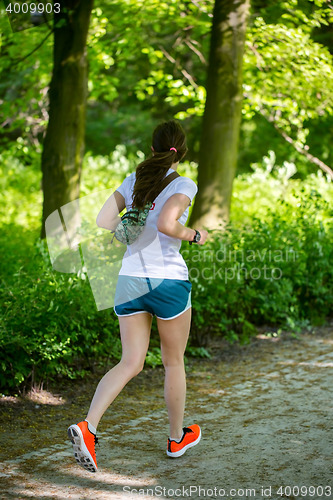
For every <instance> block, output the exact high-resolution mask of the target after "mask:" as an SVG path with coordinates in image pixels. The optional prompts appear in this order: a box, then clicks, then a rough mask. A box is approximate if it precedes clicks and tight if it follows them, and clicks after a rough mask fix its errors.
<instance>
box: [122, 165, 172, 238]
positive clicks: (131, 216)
mask: <svg viewBox="0 0 333 500" xmlns="http://www.w3.org/2000/svg"><path fill="white" fill-rule="evenodd" d="M176 177H179V174H177V172H172V174H169V175H168V176H167V177H166V178H165V179H164V182H162V184H161V189H160V190H159V193H158V194H157V196H158V195H159V194H160V193H161V192H162V191H163V189H165V188H166V187H167V185H168V184H170V182H171V181H173V180H174V179H176ZM157 196H156V198H157ZM152 206H153V202H149V203H147V204H146V205H145V206H144V207H143V208H141V209H137V208H132V210H128V212H126V214H124V215H123V216H122V218H121V221H120V222H119V224H118V226H117V227H116V229H115V231H114V237H115V238H116V239H117V240H118V241H120V242H121V243H124V245H131V244H132V243H134V241H135V240H136V239H137V238H138V237H139V236H140V234H141V233H142V231H143V230H144V227H145V224H146V219H147V217H148V214H149V210H150V209H151V207H152Z"/></svg>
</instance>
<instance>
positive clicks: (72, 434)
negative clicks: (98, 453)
mask: <svg viewBox="0 0 333 500" xmlns="http://www.w3.org/2000/svg"><path fill="white" fill-rule="evenodd" d="M67 434H68V437H69V439H70V440H71V442H72V445H73V452H74V458H75V460H76V461H77V463H78V464H79V465H80V466H81V467H83V468H84V469H86V470H87V471H89V472H97V466H96V464H95V462H94V459H93V457H92V456H91V454H90V452H89V450H88V448H87V447H86V444H85V442H84V439H83V434H82V431H81V429H80V427H79V426H78V425H71V426H70V427H68V429H67Z"/></svg>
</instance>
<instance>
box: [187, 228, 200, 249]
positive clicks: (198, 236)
mask: <svg viewBox="0 0 333 500" xmlns="http://www.w3.org/2000/svg"><path fill="white" fill-rule="evenodd" d="M194 231H195V235H194V238H193V240H192V241H190V242H189V243H190V245H192V243H198V242H199V241H200V240H201V234H200V233H199V231H197V230H196V229H195V230H194Z"/></svg>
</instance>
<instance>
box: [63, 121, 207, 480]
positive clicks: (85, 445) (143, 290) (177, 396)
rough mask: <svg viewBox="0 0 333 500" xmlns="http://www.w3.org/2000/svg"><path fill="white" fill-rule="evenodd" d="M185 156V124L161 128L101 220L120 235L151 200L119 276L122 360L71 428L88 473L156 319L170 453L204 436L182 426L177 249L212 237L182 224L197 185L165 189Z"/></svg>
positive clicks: (183, 271)
mask: <svg viewBox="0 0 333 500" xmlns="http://www.w3.org/2000/svg"><path fill="white" fill-rule="evenodd" d="M186 152H187V147H186V138H185V134H184V131H183V129H182V128H181V126H180V125H179V124H178V123H177V122H176V121H174V120H172V121H169V122H166V123H163V124H161V125H159V126H158V127H157V128H156V129H155V130H154V133H153V140H152V156H151V157H150V158H148V159H146V160H145V161H143V162H142V163H141V164H140V165H138V167H137V169H136V172H135V173H133V174H131V175H130V176H129V177H127V178H126V179H125V180H124V181H123V183H122V184H121V186H120V187H118V188H117V190H116V191H115V192H114V193H113V195H112V196H113V200H115V201H116V205H117V210H115V209H114V206H115V204H114V202H113V204H112V203H111V201H110V198H112V197H110V198H109V200H107V201H106V202H105V204H104V206H103V207H102V209H101V211H100V213H99V214H98V217H97V220H96V222H97V225H98V226H100V227H103V228H106V229H109V230H114V221H115V219H116V217H117V216H119V213H120V212H121V211H122V210H123V209H124V208H125V207H126V208H127V210H129V209H131V208H133V207H135V208H137V209H142V208H143V207H144V206H145V205H146V203H147V202H153V204H152V206H151V209H150V211H149V214H148V217H147V219H146V223H145V227H144V230H143V232H142V233H141V234H140V235H139V236H138V238H137V239H136V240H135V241H134V242H133V243H132V244H130V245H128V246H127V251H126V253H125V255H124V258H123V261H122V267H121V269H120V272H119V278H118V283H117V290H116V297H115V307H114V310H115V312H116V314H117V316H118V319H119V326H120V337H121V343H122V357H121V360H120V362H119V363H118V364H117V365H116V366H114V367H113V368H112V369H111V370H110V371H109V372H108V373H106V375H104V377H103V378H102V379H101V381H100V382H99V384H98V386H97V389H96V392H95V394H94V397H93V399H92V402H91V406H90V409H89V412H88V414H87V417H86V419H85V420H84V421H82V422H79V423H78V424H76V425H71V426H70V427H69V428H68V436H69V438H70V439H71V441H72V444H73V449H74V456H75V459H76V461H77V462H78V463H79V465H81V466H82V467H84V468H85V469H87V470H88V471H90V472H96V471H97V461H96V454H95V443H96V442H97V438H96V429H97V426H98V423H99V421H100V419H101V417H102V415H103V414H104V412H105V411H106V409H107V408H108V407H109V405H110V404H111V403H112V401H113V400H114V399H115V398H116V397H117V395H118V394H119V393H120V391H121V390H122V389H123V387H124V386H125V385H126V384H127V383H128V382H129V381H130V380H131V379H132V378H133V377H134V376H135V375H137V374H138V373H139V372H140V371H141V370H142V368H143V366H144V362H145V357H146V353H147V350H148V346H149V339H150V330H151V324H152V318H153V316H156V318H157V327H158V332H159V336H160V343H161V355H162V361H163V365H164V368H165V383H164V396H165V401H166V405H167V409H168V418H169V426H170V429H169V432H170V434H169V438H168V442H167V451H166V452H167V455H168V456H169V457H180V456H181V455H183V454H184V453H185V451H186V450H187V449H188V448H190V447H191V446H194V445H196V444H198V442H199V441H200V438H201V430H200V427H199V426H198V425H196V424H193V425H189V426H188V427H183V418H184V408H185V396H186V377H185V368H184V352H185V348H186V344H187V340H188V335H189V331H190V322H191V283H190V282H189V281H188V270H187V266H186V264H185V262H184V259H183V258H182V256H181V254H180V253H179V249H180V246H181V242H182V240H184V241H189V242H190V243H197V244H199V245H203V244H204V243H205V241H206V239H207V236H208V233H207V231H205V230H203V229H200V230H196V229H191V228H188V227H185V226H184V224H185V222H186V220H187V217H188V211H189V206H190V205H191V202H192V200H193V198H194V196H195V194H196V192H197V186H196V184H195V183H194V182H193V181H192V180H191V179H188V178H186V177H181V176H178V177H176V178H174V177H175V176H176V174H174V175H173V176H172V177H171V179H173V180H171V182H170V179H169V183H168V184H167V185H166V187H164V189H162V190H161V188H163V185H165V179H167V176H169V175H170V174H172V173H174V172H175V171H177V167H178V164H179V162H180V161H181V160H182V158H183V157H184V156H185V154H186ZM163 183H164V184H163ZM112 207H113V208H112ZM112 210H113V212H115V211H116V212H117V213H112Z"/></svg>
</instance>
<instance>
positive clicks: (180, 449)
mask: <svg viewBox="0 0 333 500" xmlns="http://www.w3.org/2000/svg"><path fill="white" fill-rule="evenodd" d="M200 439H201V429H200V427H199V426H198V425H197V424H194V425H190V426H189V427H184V428H183V436H182V438H181V440H180V441H179V443H178V442H177V441H174V440H173V439H170V438H169V439H168V449H167V455H168V456H169V457H174V458H177V457H181V456H182V455H184V453H185V451H186V450H187V449H188V448H191V447H192V446H195V445H196V444H198V443H199V441H200Z"/></svg>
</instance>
